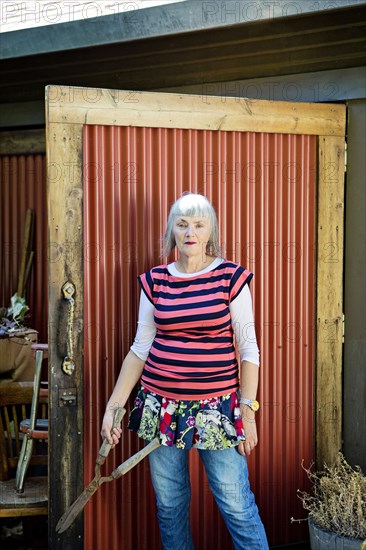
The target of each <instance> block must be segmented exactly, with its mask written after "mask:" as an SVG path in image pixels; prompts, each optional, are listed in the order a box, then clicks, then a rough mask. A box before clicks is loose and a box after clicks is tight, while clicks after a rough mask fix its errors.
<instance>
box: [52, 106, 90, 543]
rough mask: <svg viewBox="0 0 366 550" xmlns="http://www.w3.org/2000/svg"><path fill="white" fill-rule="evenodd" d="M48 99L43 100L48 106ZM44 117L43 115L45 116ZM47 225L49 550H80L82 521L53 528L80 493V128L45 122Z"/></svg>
mask: <svg viewBox="0 0 366 550" xmlns="http://www.w3.org/2000/svg"><path fill="white" fill-rule="evenodd" d="M49 101H50V98H47V106H49ZM47 115H48V111H47ZM46 130H47V189H48V223H49V249H48V266H49V288H48V299H49V311H50V319H49V342H48V343H49V381H50V440H49V443H50V445H49V449H50V451H49V547H50V548H52V550H58V549H61V548H62V549H63V550H66V549H67V550H79V549H80V550H81V549H82V548H83V546H84V542H83V515H82V514H81V515H80V516H79V517H78V518H77V520H76V521H75V523H74V524H73V525H72V526H71V527H70V529H68V530H67V531H66V532H65V533H62V534H61V535H58V534H57V533H56V531H55V527H56V524H57V522H58V520H59V518H60V517H61V515H62V514H63V513H64V512H65V510H66V509H67V508H68V506H69V505H70V504H71V503H72V502H73V500H75V498H76V497H77V496H78V495H79V494H80V493H81V492H82V490H83V488H84V479H83V477H84V471H83V462H84V461H83V456H84V455H83V440H84V430H83V389H84V377H83V370H84V367H83V294H84V293H83V259H82V250H83V247H82V243H83V235H82V234H83V231H82V229H83V225H82V224H83V222H82V219H83V218H82V198H83V182H82V139H81V134H82V126H81V125H79V124H76V125H70V124H54V123H52V122H50V119H49V116H47V128H46ZM66 281H70V282H72V283H73V285H74V286H75V295H74V298H75V316H74V323H73V326H72V327H71V328H72V336H73V354H74V362H75V370H74V372H73V373H72V374H66V373H65V372H64V371H63V370H62V362H63V359H64V357H65V356H66V355H68V353H67V332H68V329H67V326H68V316H69V314H68V307H69V304H68V302H67V301H66V300H65V299H64V297H63V295H62V292H61V288H62V286H63V284H64V283H65V282H66Z"/></svg>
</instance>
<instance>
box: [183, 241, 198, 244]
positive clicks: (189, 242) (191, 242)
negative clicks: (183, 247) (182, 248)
mask: <svg viewBox="0 0 366 550" xmlns="http://www.w3.org/2000/svg"><path fill="white" fill-rule="evenodd" d="M184 244H196V243H194V242H193V241H187V242H186V243H184Z"/></svg>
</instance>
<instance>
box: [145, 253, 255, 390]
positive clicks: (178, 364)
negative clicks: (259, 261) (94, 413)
mask: <svg viewBox="0 0 366 550" xmlns="http://www.w3.org/2000/svg"><path fill="white" fill-rule="evenodd" d="M252 277H253V273H251V272H250V271H248V270H247V269H244V268H243V267H241V266H239V265H237V264H235V263H233V262H230V261H227V260H225V261H223V262H222V263H221V264H220V265H219V266H217V267H216V268H215V269H213V270H212V271H209V272H207V273H203V274H201V275H194V276H193V277H192V278H190V277H189V278H186V277H184V278H183V277H182V278H180V277H176V276H173V275H171V274H170V273H169V271H168V269H167V265H166V264H164V265H160V266H157V267H154V268H152V269H151V270H150V271H147V272H146V273H143V274H142V275H140V276H139V277H138V281H139V283H140V285H141V288H142V289H143V291H144V293H145V294H146V296H147V298H148V299H149V301H150V302H151V303H152V304H153V305H154V307H155V310H154V322H155V325H156V335H155V338H154V341H153V343H152V346H151V348H150V352H149V355H148V357H147V360H146V363H145V366H144V370H143V372H142V376H141V384H142V385H143V386H144V387H145V388H147V389H148V390H150V391H152V392H154V393H156V394H158V395H162V396H164V397H167V398H170V399H180V400H201V399H210V398H212V397H219V396H222V395H225V394H228V393H232V392H233V391H235V390H237V389H238V387H239V378H238V362H237V359H236V353H235V348H234V336H233V329H232V324H231V317H230V310H229V304H230V303H231V302H232V301H233V300H235V298H236V297H237V296H238V295H239V293H240V292H241V290H242V289H243V287H244V285H246V284H249V282H250V280H251V279H252Z"/></svg>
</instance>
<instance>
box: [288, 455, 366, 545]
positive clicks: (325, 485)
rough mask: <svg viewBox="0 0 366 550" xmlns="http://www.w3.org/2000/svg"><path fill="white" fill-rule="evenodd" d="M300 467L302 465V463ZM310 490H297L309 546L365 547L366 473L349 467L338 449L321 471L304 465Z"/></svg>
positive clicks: (357, 468)
mask: <svg viewBox="0 0 366 550" xmlns="http://www.w3.org/2000/svg"><path fill="white" fill-rule="evenodd" d="M303 468H304V466H303ZM304 470H305V471H306V473H307V475H308V477H309V479H310V481H311V482H312V485H313V494H312V495H310V494H308V493H306V492H303V491H298V496H299V498H300V499H301V501H302V504H303V507H304V508H305V510H308V512H309V514H308V522H309V531H310V544H311V548H312V550H323V549H324V548H326V549H327V550H332V549H337V550H339V549H342V550H343V549H344V550H361V549H366V476H365V475H364V474H363V473H362V471H361V469H360V468H359V467H358V466H356V468H355V469H353V468H352V467H351V466H350V465H349V464H348V463H347V461H346V459H345V458H344V456H343V455H342V453H339V454H338V456H337V459H336V461H335V464H334V466H332V467H328V466H326V465H325V468H324V471H320V472H313V471H312V469H311V467H310V468H309V469H306V468H304Z"/></svg>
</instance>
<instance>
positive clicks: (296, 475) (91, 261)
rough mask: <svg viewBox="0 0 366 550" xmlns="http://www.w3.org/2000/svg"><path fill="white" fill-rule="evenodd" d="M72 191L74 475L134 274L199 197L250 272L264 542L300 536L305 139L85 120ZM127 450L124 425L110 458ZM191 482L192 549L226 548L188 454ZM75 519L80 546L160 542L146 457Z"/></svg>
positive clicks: (89, 465)
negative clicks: (77, 201)
mask: <svg viewBox="0 0 366 550" xmlns="http://www.w3.org/2000/svg"><path fill="white" fill-rule="evenodd" d="M84 187H85V194H84V196H85V203H84V208H85V212H84V219H85V243H84V251H85V328H86V330H85V402H86V430H85V434H86V436H85V438H86V439H85V480H86V481H88V480H89V479H90V478H91V477H92V471H93V466H94V459H95V456H96V453H97V450H98V447H99V445H100V439H99V437H98V431H99V427H100V423H101V419H102V415H103V412H104V407H105V403H106V401H107V399H108V397H109V395H110V392H111V390H112V387H113V385H114V382H115V380H116V377H117V374H118V372H119V369H120V365H121V362H122V359H123V357H124V355H125V354H126V353H127V351H128V349H129V346H130V344H131V342H132V340H133V337H134V333H135V328H136V317H137V311H138V296H139V289H138V285H137V281H136V277H137V275H138V274H139V273H141V272H143V271H144V270H146V269H148V268H149V267H151V266H153V265H155V264H157V263H161V261H162V259H161V257H160V251H161V244H160V238H161V235H162V234H163V232H164V228H165V223H166V219H167V214H168V211H169V207H170V205H171V204H172V203H173V202H174V200H175V199H176V198H177V197H178V196H179V195H180V194H181V193H182V192H183V191H186V190H191V191H194V192H201V193H203V194H205V195H207V196H208V197H209V198H210V199H211V201H212V202H213V204H214V206H215V208H216V210H217V213H218V218H219V222H220V228H221V241H222V247H223V251H224V255H225V256H226V257H227V258H229V259H232V260H234V261H237V262H239V263H241V264H242V265H244V266H245V267H247V268H248V269H250V270H251V271H253V272H254V279H253V282H252V283H251V291H252V294H253V298H254V314H255V323H256V330H257V337H258V341H259V345H260V350H261V367H260V375H261V379H260V390H259V400H260V401H261V403H262V407H261V411H260V412H259V413H258V430H259V440H260V443H259V446H258V447H257V449H256V451H255V453H254V454H253V455H252V456H250V459H249V466H250V475H251V484H252V487H253V489H254V492H255V495H256V499H257V502H258V505H259V508H260V511H261V515H262V518H263V520H264V523H265V526H266V529H267V533H268V536H269V539H270V543H271V544H280V543H286V542H290V541H297V540H301V539H305V538H307V530H306V527H305V526H301V525H299V524H298V523H295V524H292V523H291V522H290V518H291V517H292V516H293V517H296V518H299V517H304V515H305V514H304V512H303V511H302V508H301V504H300V502H299V500H298V498H297V497H296V490H297V488H299V487H300V488H304V487H307V481H306V476H305V475H304V472H303V470H302V468H301V461H302V459H304V461H305V464H309V463H310V461H311V460H312V458H313V383H312V371H313V360H314V288H315V272H314V269H315V264H314V259H315V211H316V208H315V200H316V137H314V136H295V135H279V134H260V133H240V132H218V131H198V130H179V129H177V130H175V129H151V128H133V127H102V126H85V128H84ZM125 424H126V422H125ZM140 446H141V443H140V442H139V441H138V438H137V436H136V435H135V434H130V433H129V432H128V431H127V430H125V432H124V436H123V443H122V445H120V446H118V447H117V448H116V450H115V452H114V457H113V459H112V457H111V458H110V459H109V460H110V461H112V462H113V460H114V464H115V465H118V464H119V463H120V462H121V461H122V459H123V458H127V457H128V456H129V455H130V454H131V453H133V452H135V451H136V450H137V449H138V448H139V447H140ZM112 455H113V453H112ZM191 478H192V489H193V494H192V529H193V534H194V541H195V547H196V548H199V549H200V550H206V549H207V550H208V549H210V550H212V549H219V548H230V547H231V542H230V539H229V536H228V534H227V532H226V528H225V526H224V525H223V523H222V521H221V518H220V517H219V513H218V511H217V509H216V506H215V504H214V502H213V499H212V497H211V494H210V492H209V489H208V484H207V481H206V478H205V475H204V471H203V468H202V466H201V465H200V463H199V460H198V456H197V454H196V453H195V451H193V452H192V456H191ZM85 526H86V529H85V548H86V549H87V550H107V549H108V550H117V549H118V550H120V549H123V550H132V548H138V549H139V550H144V549H146V550H147V549H148V548H149V549H158V548H160V542H159V535H158V527H157V523H156V519H155V504H154V496H153V492H152V489H151V485H150V481H149V474H148V462H147V461H146V462H145V463H142V464H140V465H139V466H138V467H137V468H136V469H135V470H134V471H132V472H131V473H130V474H128V475H127V476H126V478H125V479H122V480H119V481H117V482H116V483H114V484H110V485H108V486H104V488H103V489H102V491H101V492H100V494H99V495H96V496H95V497H94V500H93V502H92V503H91V504H88V506H87V508H86V514H85Z"/></svg>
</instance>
